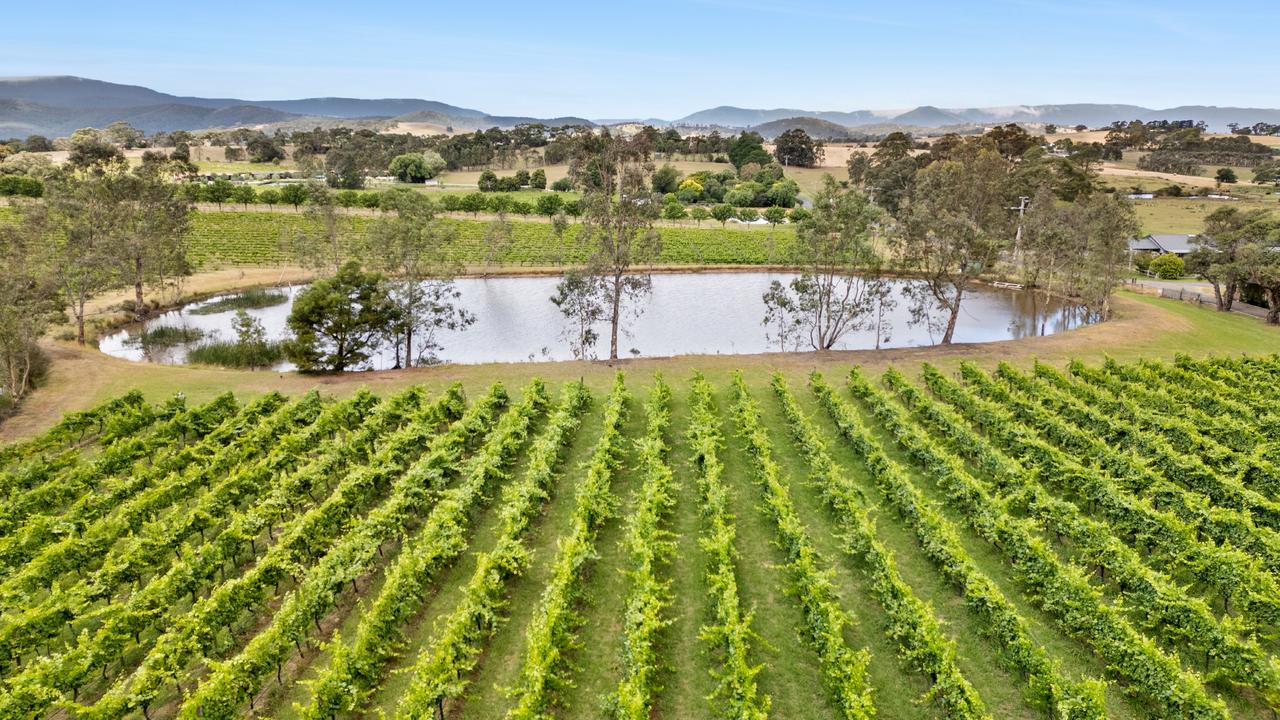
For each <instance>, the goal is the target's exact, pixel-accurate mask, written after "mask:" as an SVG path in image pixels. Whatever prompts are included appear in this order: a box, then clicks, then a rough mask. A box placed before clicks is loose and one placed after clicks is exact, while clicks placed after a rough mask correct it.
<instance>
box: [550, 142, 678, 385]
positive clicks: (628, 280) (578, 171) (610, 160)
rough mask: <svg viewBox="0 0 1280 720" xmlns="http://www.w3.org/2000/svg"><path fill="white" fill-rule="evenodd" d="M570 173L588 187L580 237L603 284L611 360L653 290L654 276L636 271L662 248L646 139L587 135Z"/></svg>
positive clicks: (657, 198) (587, 271) (593, 274)
mask: <svg viewBox="0 0 1280 720" xmlns="http://www.w3.org/2000/svg"><path fill="white" fill-rule="evenodd" d="M570 174H571V176H572V177H573V178H574V181H575V183H576V184H577V185H578V186H579V187H581V188H583V190H584V192H583V196H582V227H581V229H580V230H579V233H578V238H579V240H580V241H582V242H583V243H584V244H586V246H587V247H588V248H589V249H590V255H589V256H588V258H587V263H586V269H585V274H587V275H589V276H591V277H592V278H594V280H595V282H596V283H598V285H599V287H600V288H601V290H600V293H601V294H600V301H601V302H602V303H603V304H604V308H605V316H606V318H607V320H608V322H609V362H610V364H612V363H614V362H616V361H617V359H618V334H619V332H624V331H625V328H623V322H624V319H625V317H627V316H630V317H636V316H638V315H639V314H640V313H641V312H643V310H642V308H641V306H640V305H639V302H640V301H641V300H642V299H643V298H645V297H646V296H647V295H648V294H649V292H650V291H651V290H652V279H651V278H650V276H649V275H648V274H647V273H644V272H638V271H637V270H638V269H641V268H643V267H644V266H645V265H648V264H651V263H653V262H655V261H656V260H657V259H658V254H659V252H660V251H661V247H662V245H661V237H660V236H659V235H658V232H657V230H655V229H654V228H653V223H654V221H655V220H657V218H658V213H659V212H660V205H661V202H660V200H661V198H660V196H658V195H656V194H655V193H653V192H652V189H651V176H652V174H653V163H652V162H651V161H650V151H649V147H648V145H647V143H646V142H645V140H644V138H643V137H637V138H635V139H630V140H628V139H625V138H622V137H613V136H611V135H609V134H608V132H607V131H604V132H602V133H601V134H600V135H592V136H588V137H586V138H584V140H583V141H582V142H581V143H580V144H579V146H578V148H577V152H575V154H574V157H573V160H572V162H571V164H570Z"/></svg>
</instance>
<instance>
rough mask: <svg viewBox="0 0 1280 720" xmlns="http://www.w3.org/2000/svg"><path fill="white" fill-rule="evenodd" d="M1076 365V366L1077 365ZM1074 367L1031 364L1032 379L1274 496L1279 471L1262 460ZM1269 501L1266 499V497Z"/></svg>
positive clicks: (1278, 487) (1267, 461) (1215, 470)
mask: <svg viewBox="0 0 1280 720" xmlns="http://www.w3.org/2000/svg"><path fill="white" fill-rule="evenodd" d="M1077 366H1078V364H1077ZM1077 369H1078V367H1072V368H1071V370H1072V375H1073V377H1070V378H1069V377H1068V376H1067V375H1065V374H1063V373H1060V372H1058V371H1057V370H1055V369H1053V368H1050V367H1048V366H1047V365H1042V364H1041V363H1039V362H1037V363H1035V367H1034V372H1035V375H1036V377H1038V378H1041V379H1042V380H1044V381H1046V382H1048V383H1050V384H1051V385H1053V386H1054V387H1056V388H1057V389H1059V390H1060V391H1062V392H1065V393H1068V394H1070V395H1073V396H1075V397H1076V399H1078V400H1080V401H1081V402H1083V403H1085V404H1087V405H1090V406H1092V407H1094V408H1097V409H1099V410H1102V411H1104V412H1106V413H1108V414H1110V415H1112V416H1114V417H1117V418H1121V419H1124V420H1127V421H1129V422H1132V423H1136V424H1137V425H1139V426H1140V427H1142V428H1144V429H1145V430H1147V431H1148V432H1154V433H1157V434H1159V435H1162V436H1163V437H1164V439H1165V440H1167V441H1168V442H1169V444H1170V445H1171V446H1172V447H1173V448H1174V450H1176V451H1177V452H1179V453H1182V454H1184V455H1193V456H1195V457H1198V458H1200V460H1201V461H1203V462H1204V464H1205V465H1207V466H1208V467H1209V468H1210V469H1212V470H1213V471H1214V472H1216V473H1218V474H1220V475H1226V476H1229V477H1234V478H1239V479H1240V481H1241V482H1242V483H1243V486H1244V487H1253V488H1254V489H1256V490H1257V491H1259V492H1261V493H1264V496H1265V495H1270V496H1271V497H1275V495H1276V494H1277V492H1278V491H1280V468H1277V467H1276V465H1275V464H1274V463H1272V462H1270V461H1269V460H1266V459H1265V458H1259V457H1250V456H1248V455H1244V456H1241V455H1238V454H1237V452H1236V451H1235V450H1234V449H1232V448H1230V447H1227V446H1226V445H1224V444H1222V443H1220V442H1218V441H1217V440H1215V439H1213V438H1212V437H1208V436H1206V435H1204V434H1203V433H1201V432H1200V430H1199V429H1198V428H1197V427H1196V426H1195V425H1193V424H1192V423H1191V422H1190V421H1189V420H1188V419H1186V418H1185V417H1180V416H1179V415H1178V414H1173V415H1165V414H1162V413H1158V412H1153V411H1152V410H1150V409H1147V408H1145V407H1142V406H1141V405H1139V404H1138V403H1137V402H1136V401H1134V400H1133V399H1131V398H1127V397H1123V396H1117V395H1113V394H1111V393H1109V392H1104V391H1102V390H1100V389H1098V388H1096V387H1094V386H1093V385H1092V384H1089V383H1087V382H1085V381H1083V380H1081V379H1079V378H1075V377H1074V375H1075V374H1076V372H1077ZM1268 499H1270V498H1268Z"/></svg>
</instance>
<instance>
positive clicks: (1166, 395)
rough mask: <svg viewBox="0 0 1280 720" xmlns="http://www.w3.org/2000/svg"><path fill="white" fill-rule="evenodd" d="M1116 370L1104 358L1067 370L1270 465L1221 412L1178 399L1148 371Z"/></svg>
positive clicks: (1253, 437)
mask: <svg viewBox="0 0 1280 720" xmlns="http://www.w3.org/2000/svg"><path fill="white" fill-rule="evenodd" d="M1120 367H1121V366H1119V365H1117V364H1116V363H1115V361H1114V360H1112V359H1111V358H1107V360H1106V361H1105V364H1104V366H1103V369H1095V368H1091V367H1087V366H1086V365H1084V363H1081V362H1079V361H1072V362H1071V364H1070V365H1069V366H1068V370H1069V371H1070V372H1071V374H1072V375H1075V376H1076V377H1078V378H1080V379H1081V380H1084V381H1085V382H1087V383H1089V384H1091V385H1093V386H1094V387H1097V388H1100V389H1104V390H1108V391H1110V392H1111V393H1112V394H1114V395H1115V396H1117V397H1124V398H1127V399H1129V400H1131V401H1133V402H1135V403H1136V404H1138V405H1140V406H1142V407H1145V408H1148V409H1149V411H1150V412H1160V413H1163V414H1165V415H1177V416H1181V417H1183V418H1185V419H1186V420H1187V421H1188V422H1190V423H1191V424H1192V425H1193V426H1194V427H1195V429H1196V431H1197V432H1199V433H1201V434H1202V435H1204V436H1205V437H1208V438H1212V439H1214V440H1216V441H1217V442H1219V443H1221V444H1222V445H1224V446H1226V447H1229V448H1231V450H1233V451H1235V452H1236V453H1239V454H1241V455H1245V456H1247V457H1249V458H1259V459H1261V460H1265V461H1266V462H1273V460H1271V459H1270V458H1268V457H1266V456H1265V454H1264V453H1263V452H1259V451H1260V450H1263V451H1265V449H1266V448H1265V440H1264V439H1263V438H1262V437H1261V436H1260V435H1258V434H1257V432H1255V431H1254V430H1253V428H1251V427H1249V426H1248V425H1247V424H1245V423H1244V422H1241V421H1240V420H1238V419H1236V418H1234V417H1231V416H1229V415H1224V414H1221V413H1219V414H1215V415H1210V414H1209V413H1208V412H1206V411H1205V410H1204V409H1202V408H1201V407H1198V406H1195V405H1193V404H1191V403H1189V402H1186V401H1185V400H1181V399H1179V398H1178V397H1177V396H1175V395H1174V394H1173V393H1172V392H1171V391H1170V389H1169V388H1168V387H1166V386H1164V385H1162V384H1161V383H1160V382H1159V381H1158V380H1156V379H1153V378H1150V377H1148V376H1146V375H1145V373H1146V372H1148V371H1145V370H1142V369H1141V368H1139V367H1138V366H1127V365H1126V366H1123V369H1121V370H1120V371H1119V372H1114V373H1113V371H1112V369H1113V368H1120ZM1139 378H1141V379H1139Z"/></svg>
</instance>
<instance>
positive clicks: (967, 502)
mask: <svg viewBox="0 0 1280 720" xmlns="http://www.w3.org/2000/svg"><path fill="white" fill-rule="evenodd" d="M849 380H850V387H851V389H852V390H853V392H854V394H855V395H857V396H858V397H860V398H862V399H863V400H864V401H865V402H867V403H868V404H869V405H870V406H871V407H872V410H873V412H874V413H875V415H876V417H877V418H878V419H879V420H880V421H881V423H882V424H883V425H884V426H885V427H886V428H887V429H888V430H889V431H890V432H891V434H893V435H894V437H895V438H896V439H897V441H898V443H899V444H900V445H901V446H902V447H903V448H904V449H905V450H906V451H907V452H908V453H909V454H910V455H911V457H912V458H913V459H914V460H915V461H916V462H918V463H919V464H920V465H921V466H922V467H924V468H925V469H927V470H928V472H929V475H930V476H931V477H933V478H934V479H935V480H936V481H937V483H938V485H939V486H940V487H942V488H943V489H944V490H945V491H946V492H947V495H948V498H949V499H950V501H951V502H952V503H953V504H955V505H956V506H957V507H958V509H960V510H961V512H965V513H973V512H975V509H976V508H985V511H986V512H987V513H996V514H1001V513H1008V512H1009V509H1008V507H1007V506H1006V505H1004V504H1003V503H1002V502H1001V501H1000V500H999V499H997V498H993V497H992V496H991V493H990V490H989V488H987V487H986V486H985V484H984V483H982V482H980V481H979V480H977V479H976V478H974V477H973V476H972V475H970V474H969V473H968V472H967V471H966V470H965V469H964V468H963V466H962V465H961V463H960V461H959V460H958V459H957V458H956V457H955V456H954V455H953V454H951V453H949V452H947V451H945V450H943V449H941V448H939V447H938V446H937V445H936V444H935V443H934V441H933V440H932V438H931V437H930V436H928V435H926V434H925V433H924V432H922V431H921V430H920V429H919V428H918V427H917V426H916V425H915V424H913V423H912V422H911V421H910V420H909V419H908V418H907V415H906V413H905V411H903V410H902V409H900V408H899V407H898V406H896V405H894V404H893V403H891V402H889V401H888V399H887V398H886V397H885V395H884V394H883V393H882V392H880V391H879V390H877V389H875V388H873V387H872V386H871V385H870V383H868V382H867V381H866V379H865V378H863V377H862V376H861V375H859V374H857V373H856V371H855V373H852V374H851V375H850V378H849ZM1016 474H1017V473H1016V471H1013V470H1012V469H1010V470H1009V475H1016ZM1010 482H1011V483H1012V480H1011V481H1010ZM1014 492H1015V493H1020V494H1021V497H1020V498H1017V499H1016V500H1015V501H1020V502H1021V503H1023V504H1025V505H1027V507H1028V509H1029V510H1030V511H1031V514H1032V516H1033V517H1034V518H1035V520H1030V521H1025V526H1026V528H1028V529H1031V528H1035V527H1037V526H1039V525H1040V524H1041V523H1042V524H1043V526H1047V527H1048V529H1050V530H1052V531H1053V532H1054V533H1056V534H1058V535H1059V536H1062V537H1066V538H1069V539H1070V540H1071V541H1072V542H1073V543H1074V544H1075V546H1076V552H1077V554H1078V555H1082V556H1083V557H1084V561H1085V563H1086V564H1089V565H1096V566H1099V567H1101V568H1103V579H1105V578H1106V574H1105V573H1106V572H1107V571H1108V570H1109V571H1110V572H1111V574H1112V581H1113V582H1114V583H1115V584H1116V585H1117V586H1118V588H1119V594H1120V596H1121V598H1122V599H1123V601H1124V604H1125V605H1126V606H1128V607H1131V608H1133V609H1134V610H1136V611H1138V612H1140V613H1142V614H1143V615H1145V624H1144V626H1145V628H1147V629H1150V630H1152V631H1155V632H1157V633H1159V636H1160V637H1161V638H1163V639H1164V640H1166V641H1167V643H1168V644H1169V645H1171V646H1173V647H1175V648H1182V647H1191V648H1195V649H1198V650H1200V651H1202V652H1203V653H1204V656H1205V657H1206V658H1209V657H1213V658H1214V659H1215V660H1216V667H1215V669H1214V672H1213V673H1212V674H1211V675H1209V677H1208V679H1209V680H1216V679H1225V680H1228V681H1231V682H1234V683H1237V684H1240V685H1247V686H1251V687H1253V688H1256V689H1257V690H1259V691H1260V692H1261V693H1262V694H1263V695H1264V696H1267V697H1268V698H1270V699H1271V700H1270V701H1271V702H1273V703H1274V702H1275V701H1276V699H1280V668H1278V667H1277V666H1276V664H1275V661H1274V660H1273V659H1272V658H1271V657H1270V656H1268V655H1267V654H1266V653H1265V652H1263V650H1262V649H1261V648H1260V647H1259V646H1258V643H1257V641H1256V640H1254V639H1252V638H1250V639H1247V640H1242V639H1240V638H1237V637H1236V635H1235V633H1236V628H1234V627H1232V626H1225V627H1224V625H1223V624H1220V623H1219V622H1218V621H1217V618H1216V617H1214V615H1213V613H1212V612H1211V611H1210V609H1209V606H1208V605H1207V604H1206V603H1205V602H1204V601H1203V600H1200V599H1199V598H1193V597H1189V596H1188V595H1187V593H1186V591H1185V590H1183V588H1181V587H1179V586H1178V585H1176V584H1174V583H1173V582H1172V581H1171V580H1170V579H1169V578H1167V577H1166V576H1164V575H1163V574H1162V573H1158V572H1155V571H1153V570H1151V569H1150V568H1148V567H1146V566H1145V565H1144V564H1143V563H1142V561H1141V559H1140V557H1139V556H1138V554H1137V553H1136V552H1134V551H1133V550H1132V549H1131V548H1129V547H1128V546H1126V545H1124V544H1123V543H1122V542H1121V541H1120V540H1119V539H1118V538H1116V537H1115V536H1114V535H1113V534H1112V532H1111V530H1110V528H1108V527H1107V526H1106V525H1104V524H1102V523H1099V522H1096V521H1093V520H1091V519H1089V518H1086V517H1084V516H1083V515H1082V514H1081V513H1080V512H1079V511H1078V510H1077V509H1076V507H1075V506H1074V505H1071V504H1070V503H1066V502H1061V501H1056V500H1054V499H1053V498H1051V497H1049V496H1047V495H1045V494H1044V493H1043V492H1042V491H1040V490H1039V488H1038V487H1036V486H1034V485H1033V484H1031V483H1024V484H1021V485H1018V486H1016V487H1015V488H1014ZM1016 497H1017V496H1016V495H1015V498H1016Z"/></svg>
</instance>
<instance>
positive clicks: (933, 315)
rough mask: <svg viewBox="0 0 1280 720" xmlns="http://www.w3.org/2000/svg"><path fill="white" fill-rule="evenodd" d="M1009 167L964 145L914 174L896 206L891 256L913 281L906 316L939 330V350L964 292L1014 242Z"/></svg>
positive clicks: (989, 151)
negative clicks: (906, 195) (905, 197)
mask: <svg viewBox="0 0 1280 720" xmlns="http://www.w3.org/2000/svg"><path fill="white" fill-rule="evenodd" d="M1009 169H1010V166H1009V163H1008V162H1007V161H1006V160H1005V159H1004V158H1003V157H1001V156H1000V155H999V154H998V153H997V152H995V151H994V150H992V149H989V148H983V147H980V146H977V145H966V147H965V148H964V149H963V151H961V152H959V153H957V155H956V156H955V157H953V158H950V159H946V160H938V161H935V162H932V163H930V164H929V165H927V166H926V167H924V168H923V169H921V170H920V171H919V172H918V173H916V175H915V178H914V189H913V191H912V194H911V197H910V200H909V201H908V202H907V203H906V204H905V205H904V206H903V207H902V210H901V213H900V221H901V222H900V224H899V227H900V231H899V232H898V233H896V238H895V240H896V246H897V251H898V255H899V259H900V260H901V261H902V262H903V263H904V264H905V265H906V267H907V268H909V269H910V270H911V271H912V272H914V273H915V274H916V275H917V276H918V278H919V279H918V280H917V281H915V282H913V283H911V284H909V285H908V286H907V288H908V292H909V296H910V297H911V299H912V305H911V310H912V316H913V319H915V320H916V321H917V322H924V323H927V324H928V327H929V328H930V331H931V332H933V331H940V332H941V333H942V344H944V345H946V344H950V343H951V341H952V339H953V338H954V336H955V330H956V321H957V320H959V318H960V308H961V305H962V303H963V301H964V297H965V293H967V292H968V291H969V289H970V288H971V287H972V286H973V283H974V281H975V280H977V278H978V276H979V275H981V274H982V273H984V272H987V271H989V270H990V269H991V268H992V267H993V266H994V265H995V263H996V260H997V259H998V258H999V257H1000V254H1001V253H1002V252H1003V251H1004V249H1005V248H1006V247H1007V246H1008V245H1009V243H1010V240H1011V238H1012V235H1013V233H1012V225H1011V213H1010V212H1009V211H1008V210H1007V206H1008V197H1007V194H1008V193H1007V184H1008V183H1007V181H1008V177H1009Z"/></svg>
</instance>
